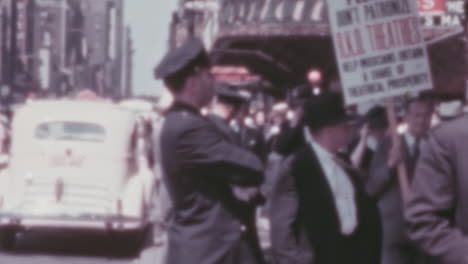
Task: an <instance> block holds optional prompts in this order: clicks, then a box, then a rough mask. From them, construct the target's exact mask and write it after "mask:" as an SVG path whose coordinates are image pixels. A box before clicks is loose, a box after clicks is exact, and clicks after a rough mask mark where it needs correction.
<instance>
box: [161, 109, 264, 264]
mask: <svg viewBox="0 0 468 264" xmlns="http://www.w3.org/2000/svg"><path fill="white" fill-rule="evenodd" d="M160 143H161V154H162V166H163V170H164V177H165V183H166V184H167V189H168V192H169V195H170V198H171V200H172V204H173V210H174V216H173V219H172V223H171V226H170V227H169V231H168V257H167V258H168V263H171V264H179V263H181V264H182V263H193V264H221V263H222V264H224V263H233V264H234V263H256V259H255V257H254V254H253V252H252V250H251V248H250V247H249V246H248V245H245V244H243V241H244V240H243V236H244V233H245V232H246V231H247V230H246V226H245V224H244V223H243V217H242V210H239V206H238V202H237V200H236V199H234V196H233V195H232V193H231V190H230V184H237V185H257V184H260V183H261V182H262V180H263V175H262V171H263V166H262V163H261V162H260V160H259V159H258V158H257V157H256V156H255V155H253V154H251V153H250V152H248V151H245V150H244V149H242V148H239V147H237V146H236V145H235V144H231V143H229V142H228V141H227V140H226V139H225V138H224V136H223V134H222V133H220V132H219V130H218V129H217V128H216V127H215V126H214V124H213V123H212V122H210V121H209V120H207V119H206V118H204V117H202V116H201V115H200V114H199V112H198V111H197V110H196V109H193V108H192V107H190V106H187V105H185V104H182V103H178V102H176V103H175V104H174V105H173V106H172V108H171V109H170V110H169V112H168V113H167V115H166V119H165V122H164V126H163V128H162V132H161V142H160Z"/></svg>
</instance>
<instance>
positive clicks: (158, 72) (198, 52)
mask: <svg viewBox="0 0 468 264" xmlns="http://www.w3.org/2000/svg"><path fill="white" fill-rule="evenodd" d="M209 65H210V62H209V58H208V54H207V52H206V50H205V47H204V45H203V42H202V41H201V40H200V39H198V38H195V39H192V40H189V41H187V42H186V43H184V44H183V45H182V46H180V47H178V48H176V49H174V50H172V51H170V52H169V53H168V54H166V56H164V58H163V59H162V60H161V62H160V63H159V64H158V66H156V68H155V70H154V75H155V77H156V78H157V79H163V80H167V79H170V78H173V77H176V76H179V75H181V74H183V73H187V74H188V73H190V72H191V70H193V69H194V68H196V67H199V66H201V67H209Z"/></svg>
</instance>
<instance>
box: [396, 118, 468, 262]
mask: <svg viewBox="0 0 468 264" xmlns="http://www.w3.org/2000/svg"><path fill="white" fill-rule="evenodd" d="M467 142H468V116H467V115H464V116H461V117H458V118H457V119H455V120H451V121H446V122H444V123H442V124H441V125H439V126H438V127H436V128H435V129H434V130H433V131H432V132H431V133H430V134H429V138H428V143H427V145H426V147H425V148H424V151H423V152H421V157H420V160H419V162H418V165H417V166H416V171H415V175H414V180H413V182H412V185H411V188H410V195H409V198H408V200H407V202H406V203H405V209H406V210H405V219H406V221H407V223H408V234H409V237H410V238H411V239H412V240H413V241H415V243H416V244H417V246H419V248H420V249H422V250H423V251H424V252H425V253H427V254H428V255H430V256H432V257H435V258H436V261H437V262H436V263H438V264H468V147H467Z"/></svg>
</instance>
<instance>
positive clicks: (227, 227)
mask: <svg viewBox="0 0 468 264" xmlns="http://www.w3.org/2000/svg"><path fill="white" fill-rule="evenodd" d="M155 76H156V77H157V78H159V79H162V80H163V81H164V83H165V85H166V86H167V87H168V89H169V90H170V92H171V93H172V95H173V97H174V102H173V104H172V105H171V107H170V108H169V109H168V110H167V111H166V113H165V116H164V121H163V123H162V125H161V128H160V131H158V133H157V137H156V138H155V140H156V141H157V142H158V143H159V144H155V145H157V146H158V150H157V155H156V156H157V157H158V159H159V160H160V164H161V166H160V169H161V174H162V182H163V187H164V189H165V190H166V191H167V199H166V202H167V203H170V209H168V210H167V212H168V213H167V214H166V215H170V217H167V218H166V217H165V218H164V219H165V221H167V254H166V258H165V261H166V263H168V264H177V263H194V264H196V263H200V264H224V263H233V264H234V263H242V264H249V263H275V264H289V263H291V264H292V263H294V264H301V263H303V264H312V263H314V264H315V263H317V264H342V263H343V264H344V263H347V264H348V263H359V264H378V263H381V264H417V263H441V264H463V263H468V237H466V233H467V232H468V221H467V219H468V211H467V208H468V206H465V203H466V202H467V201H468V199H465V196H466V195H468V194H467V193H468V192H465V190H464V188H465V186H468V185H466V184H465V181H467V180H468V177H467V176H466V175H468V172H467V170H468V165H466V164H468V163H466V162H465V157H468V148H467V147H465V145H464V140H466V138H468V134H467V133H468V132H466V123H467V122H468V120H466V118H467V117H465V116H464V115H462V114H460V115H458V116H456V117H454V118H452V119H453V120H444V121H442V123H440V124H438V125H437V126H436V127H434V125H433V116H434V111H435V105H434V102H433V101H432V100H429V99H424V98H421V97H418V98H412V99H410V100H407V102H406V104H405V105H404V107H403V110H404V115H403V117H402V120H401V121H402V123H404V124H405V125H406V127H405V128H404V130H402V131H400V134H399V138H398V139H399V140H395V139H394V138H392V137H391V135H390V134H391V133H390V132H389V131H390V129H389V122H388V121H387V115H386V110H385V108H383V107H381V106H376V107H374V108H371V109H370V110H369V111H368V113H367V114H366V115H365V116H363V117H357V116H356V115H355V114H354V113H353V112H352V111H349V109H347V108H346V107H345V106H344V103H343V98H342V96H341V94H339V93H332V92H330V93H324V94H322V95H318V96H314V97H310V98H306V99H305V100H303V101H301V103H300V104H298V106H297V107H296V108H297V109H296V111H295V113H297V116H299V117H300V118H298V117H297V116H296V118H295V119H293V120H292V121H291V122H285V123H283V124H281V125H280V127H281V129H280V130H279V131H278V133H277V135H275V136H274V137H272V140H270V141H269V142H268V140H265V142H268V145H269V151H268V152H266V153H265V152H264V151H263V152H262V151H261V150H264V149H265V148H264V147H263V148H258V147H253V145H255V144H253V145H252V144H249V142H250V141H249V140H247V141H246V140H245V138H244V137H243V133H241V132H240V130H239V128H238V127H237V126H236V124H238V123H239V119H238V116H239V109H240V108H241V107H240V106H241V105H242V104H243V103H245V102H246V101H248V97H246V96H244V95H242V94H240V93H238V92H236V91H233V90H230V89H228V88H226V87H216V86H215V84H214V81H213V77H212V76H211V73H210V60H209V56H208V54H207V52H206V50H205V48H204V47H203V44H202V43H201V41H199V40H196V39H195V40H192V41H189V42H188V43H186V44H184V45H183V46H181V47H179V48H177V49H174V50H172V51H171V52H169V53H168V54H167V55H166V56H165V57H164V58H163V60H162V61H161V62H160V63H159V64H158V66H157V67H156V68H155ZM336 81H337V82H338V80H336ZM325 88H326V87H325ZM325 90H326V89H325ZM213 98H214V99H213ZM202 109H208V111H207V112H206V113H205V114H202ZM356 131H358V132H356ZM250 140H253V142H256V140H255V137H250ZM465 152H466V153H465ZM465 154H467V155H465ZM401 164H404V166H405V167H406V171H407V175H408V180H409V183H410V188H409V192H408V196H405V195H403V194H402V191H401V187H400V182H399V177H398V170H397V167H398V166H400V165H401ZM259 207H261V208H262V212H263V214H264V215H265V216H266V217H267V218H268V219H269V223H270V235H271V248H270V249H269V252H268V253H269V254H267V255H265V254H264V253H265V252H262V249H261V247H260V241H259V237H258V232H257V230H256V224H255V219H256V215H257V212H258V210H259V209H258V208H259ZM265 256H268V257H267V258H266V257H265Z"/></svg>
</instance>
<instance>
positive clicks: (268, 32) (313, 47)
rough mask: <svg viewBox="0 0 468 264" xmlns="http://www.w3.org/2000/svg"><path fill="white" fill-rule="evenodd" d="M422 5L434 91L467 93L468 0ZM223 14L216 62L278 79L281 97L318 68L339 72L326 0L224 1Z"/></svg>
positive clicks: (275, 86) (275, 87)
mask: <svg viewBox="0 0 468 264" xmlns="http://www.w3.org/2000/svg"><path fill="white" fill-rule="evenodd" d="M415 1H416V0H415ZM429 2H431V3H429ZM432 2H433V3H432ZM419 4H420V5H419V7H420V11H421V23H422V24H423V31H424V35H425V38H426V41H427V43H428V47H429V49H428V50H429V53H430V59H431V64H432V66H431V67H432V70H433V78H434V85H435V89H434V90H435V91H436V92H438V93H449V94H457V95H458V94H464V90H465V89H464V58H463V56H461V51H462V50H463V48H464V44H463V41H462V39H461V38H460V35H461V33H462V32H463V30H462V23H461V22H462V21H463V18H464V12H463V1H462V0H426V1H422V0H421V1H419ZM460 7H461V9H460ZM218 18H219V19H218V20H219V21H218V23H219V24H218V33H217V35H216V40H215V42H214V45H213V48H212V53H213V57H214V61H215V63H216V64H217V65H218V66H223V65H224V66H245V67H247V68H248V69H249V70H250V71H251V72H252V73H253V74H258V75H259V76H261V77H262V78H263V79H265V80H266V81H268V82H269V83H271V84H272V85H271V86H270V87H269V89H270V90H268V92H270V93H272V94H274V95H275V96H285V95H286V94H287V92H286V91H288V90H290V88H293V87H297V86H298V85H301V84H302V85H303V84H307V83H310V81H309V79H308V78H307V77H308V76H309V75H310V73H311V72H312V71H315V72H316V71H317V70H318V71H319V72H320V74H321V76H323V79H321V80H320V83H321V84H323V83H324V82H327V81H329V79H331V78H334V77H336V76H337V69H336V63H335V55H334V50H333V45H332V40H331V35H330V27H329V25H328V18H327V9H326V1H325V0H294V1H291V0H221V1H220V9H219V14H218Z"/></svg>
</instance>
